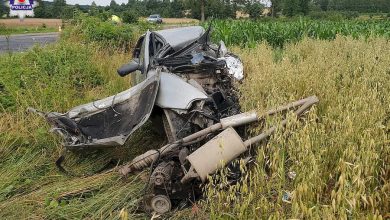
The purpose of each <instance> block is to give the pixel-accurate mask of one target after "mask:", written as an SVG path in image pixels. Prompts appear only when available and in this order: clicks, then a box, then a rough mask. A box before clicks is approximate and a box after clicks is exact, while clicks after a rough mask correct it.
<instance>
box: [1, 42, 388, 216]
mask: <svg viewBox="0 0 390 220" xmlns="http://www.w3.org/2000/svg"><path fill="white" fill-rule="evenodd" d="M234 51H235V53H237V54H239V55H240V56H241V58H242V59H243V61H244V63H245V71H246V75H247V76H246V80H245V81H244V83H243V84H242V85H241V86H240V87H241V89H240V90H241V93H242V97H241V104H242V106H243V108H244V109H245V110H250V109H256V110H257V111H259V112H262V111H264V110H265V109H267V108H269V107H274V106H277V105H279V104H284V103H286V102H289V101H292V100H296V99H299V98H302V97H306V96H310V95H317V96H318V97H319V98H320V103H319V105H318V106H316V107H315V108H314V109H312V110H311V111H310V113H309V114H308V115H306V117H305V119H304V121H296V120H294V119H293V117H291V122H290V123H289V126H288V127H287V129H285V130H280V131H279V132H277V134H276V135H275V136H273V137H272V138H271V139H270V141H269V142H268V143H267V144H263V145H262V147H261V148H259V150H258V154H257V156H256V163H255V165H253V166H252V167H251V168H250V169H249V170H248V171H247V175H246V176H245V177H244V180H243V181H242V182H241V183H240V184H237V185H234V186H230V187H224V188H221V185H222V184H218V185H213V184H210V185H209V186H208V187H207V188H206V190H205V193H206V195H207V198H206V199H205V200H203V201H201V202H200V203H199V204H198V207H199V211H198V212H195V211H193V212H191V211H190V210H184V211H182V212H178V213H175V214H174V216H173V217H174V218H178V219H180V218H212V219H217V218H218V219H219V218H221V219H228V218H239V219H252V218H276V219H279V218H316V219H318V218H329V219H339V218H343V219H345V218H352V219H360V218H372V219H374V218H376V219H381V218H382V219H384V218H386V216H387V217H388V216H389V214H388V210H390V206H389V202H388V201H390V199H389V196H388V191H389V188H390V183H389V176H390V175H389V170H390V168H389V164H390V161H389V160H390V152H389V149H390V148H389V141H388V140H389V136H388V135H389V134H388V133H389V129H390V127H389V126H390V123H389V120H388V118H389V115H388V114H389V111H388V108H389V105H390V94H389V93H390V92H389V90H388V88H389V87H390V85H389V84H390V80H389V78H390V69H389V65H388V64H389V63H390V42H389V41H388V40H386V39H383V38H380V37H378V38H368V39H366V40H363V39H352V38H349V37H340V36H339V37H337V38H336V39H335V40H333V41H322V40H314V39H307V38H304V39H303V40H302V41H300V42H298V43H296V44H288V45H286V46H285V48H284V49H283V50H281V49H278V50H274V49H273V48H272V47H270V46H268V45H266V44H265V43H262V44H258V45H257V46H256V47H254V48H252V49H248V48H246V49H240V48H236V49H235V50H234ZM129 59H130V55H129V54H128V53H125V52H122V51H121V50H117V49H115V48H111V49H107V48H101V45H100V43H99V42H94V41H92V42H82V43H80V42H79V41H78V40H77V39H76V40H75V37H69V38H67V40H62V41H60V42H59V43H58V44H56V45H50V46H47V47H45V48H40V47H34V48H33V49H32V50H30V51H28V52H26V53H23V54H12V55H2V56H0V219H15V217H16V218H36V219H60V218H61V219H80V218H90V219H126V218H129V219H135V218H147V216H146V215H145V214H143V213H142V212H141V213H140V212H138V207H139V206H138V205H139V201H140V197H141V195H142V190H143V186H144V180H145V176H146V175H147V174H146V173H139V174H136V175H134V176H130V177H129V178H128V179H127V180H123V179H120V178H119V175H118V174H117V173H115V172H105V173H100V174H97V175H92V176H91V175H89V174H92V173H93V172H94V171H97V170H99V169H100V168H101V167H103V166H104V165H105V164H106V163H107V162H108V161H109V160H110V159H111V158H115V159H119V160H120V163H123V162H126V161H129V160H131V159H132V158H133V157H134V156H135V155H137V154H139V153H142V152H144V151H146V150H147V149H148V148H156V147H158V146H160V145H161V144H163V142H164V140H163V139H162V138H161V137H158V136H157V135H156V134H155V133H154V132H153V131H152V129H151V125H150V124H148V125H146V126H145V127H144V128H143V129H141V130H140V131H138V132H137V133H136V134H135V135H134V136H133V138H132V139H131V140H130V142H129V143H127V144H126V146H124V147H120V148H115V149H113V150H112V151H99V152H87V153H85V154H83V155H79V154H72V153H70V154H68V158H67V159H66V163H65V167H66V168H67V169H69V170H71V171H72V172H73V173H76V174H78V175H79V176H66V175H63V174H61V173H59V172H58V170H57V169H56V167H55V165H54V161H55V160H56V159H57V157H58V156H59V155H60V152H61V151H62V147H61V146H60V140H59V139H58V138H57V137H55V136H54V135H52V134H50V133H49V132H48V130H49V127H48V126H47V124H46V123H45V122H44V120H43V119H41V118H39V117H37V116H35V115H31V114H28V113H26V111H25V110H26V108H27V107H29V106H32V107H35V108H37V109H40V110H44V111H58V112H65V111H66V110H68V109H69V108H71V107H73V106H76V105H79V104H82V103H85V102H89V101H92V100H96V99H99V98H102V97H106V96H109V95H112V94H115V93H117V92H119V91H123V90H125V89H127V88H128V87H129V86H130V83H129V79H128V78H120V77H118V76H117V75H116V73H115V70H116V68H117V67H119V66H120V65H121V64H123V63H126V62H128V60H129ZM259 129H260V128H254V129H253V130H252V132H253V133H255V132H258V131H259ZM150 137H152V138H150ZM290 171H294V172H295V173H296V174H297V175H296V178H295V179H293V180H292V179H289V178H288V177H287V176H288V175H287V174H288V172H290ZM80 176H81V177H80ZM222 178H223V177H222ZM283 195H290V198H288V200H289V201H287V202H283V201H282V197H283ZM193 210H196V209H193Z"/></svg>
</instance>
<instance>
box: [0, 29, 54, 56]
mask: <svg viewBox="0 0 390 220" xmlns="http://www.w3.org/2000/svg"><path fill="white" fill-rule="evenodd" d="M58 38H59V33H38V34H15V35H10V37H9V39H8V40H7V38H6V37H5V36H0V53H6V52H8V51H11V52H22V51H25V50H27V49H29V48H31V47H32V46H34V45H35V44H39V45H46V44H49V43H54V42H56V41H57V40H58Z"/></svg>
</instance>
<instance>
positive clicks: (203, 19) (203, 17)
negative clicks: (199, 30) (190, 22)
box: [200, 0, 206, 22]
mask: <svg viewBox="0 0 390 220" xmlns="http://www.w3.org/2000/svg"><path fill="white" fill-rule="evenodd" d="M205 1H206V0H200V17H201V19H200V21H201V22H204V21H205V14H204V13H205V11H204V5H205V3H206V2H205Z"/></svg>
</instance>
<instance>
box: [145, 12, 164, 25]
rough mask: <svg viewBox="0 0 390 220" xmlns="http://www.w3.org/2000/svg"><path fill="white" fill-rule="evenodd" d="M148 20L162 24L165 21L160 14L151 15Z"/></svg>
mask: <svg viewBox="0 0 390 220" xmlns="http://www.w3.org/2000/svg"><path fill="white" fill-rule="evenodd" d="M146 20H147V21H148V22H151V23H157V24H161V23H162V22H163V20H162V18H161V16H160V15H159V14H155V15H150V16H149V17H148V18H147V19H146Z"/></svg>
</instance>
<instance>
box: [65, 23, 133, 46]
mask: <svg viewBox="0 0 390 220" xmlns="http://www.w3.org/2000/svg"><path fill="white" fill-rule="evenodd" d="M75 35H76V36H78V37H81V38H82V39H83V40H84V41H86V42H97V43H99V44H101V45H102V46H104V47H105V46H109V47H115V48H128V47H129V46H130V45H131V42H132V40H133V27H132V26H130V25H114V24H112V23H111V22H109V21H101V20H100V19H99V18H97V17H91V16H85V15H80V16H78V18H77V19H76V20H75V26H74V27H73V28H69V29H68V31H67V33H65V34H64V36H65V37H69V36H75Z"/></svg>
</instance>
